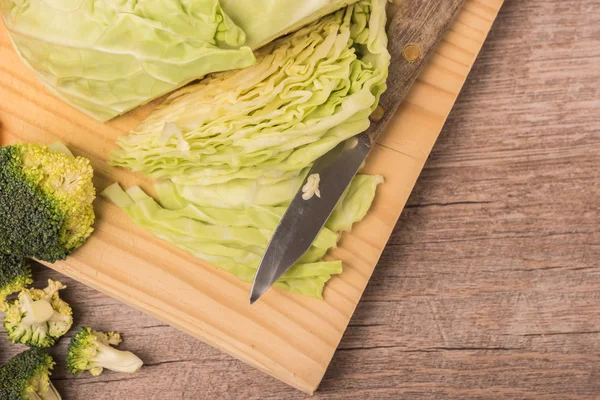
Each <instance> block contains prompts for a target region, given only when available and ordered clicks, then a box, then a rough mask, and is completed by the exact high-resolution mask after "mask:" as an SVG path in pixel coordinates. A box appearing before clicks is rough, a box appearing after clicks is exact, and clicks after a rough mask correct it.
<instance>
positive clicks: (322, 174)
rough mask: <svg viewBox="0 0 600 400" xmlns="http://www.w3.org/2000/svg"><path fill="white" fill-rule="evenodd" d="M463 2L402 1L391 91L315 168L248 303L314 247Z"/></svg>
mask: <svg viewBox="0 0 600 400" xmlns="http://www.w3.org/2000/svg"><path fill="white" fill-rule="evenodd" d="M463 3H464V0H438V1H426V0H403V1H402V2H401V3H400V6H399V10H398V11H397V13H396V15H395V17H394V18H393V19H392V21H391V23H390V25H389V28H388V38H389V44H388V50H389V52H390V55H391V64H390V68H389V74H388V79H387V86H388V87H387V90H386V92H385V93H384V94H383V95H382V96H381V99H380V103H379V106H378V107H377V109H376V110H375V112H374V113H373V114H372V115H371V125H370V126H369V128H368V129H367V130H366V131H365V132H363V133H361V134H359V135H358V136H356V137H354V138H351V139H348V140H346V141H345V142H342V143H340V144H338V145H337V146H336V147H335V148H333V149H332V150H330V151H329V152H328V153H326V154H324V155H323V156H321V157H320V158H319V159H318V160H317V161H316V162H315V163H314V164H313V166H312V168H311V169H310V171H309V172H308V174H307V177H306V178H305V180H304V182H303V183H302V185H301V186H300V189H299V190H298V192H297V193H296V195H295V196H294V199H293V200H292V202H291V204H290V206H289V207H288V209H287V211H286V212H285V213H284V215H283V217H282V218H281V221H280V222H279V225H278V226H277V229H276V230H275V232H274V234H273V236H272V238H271V240H270V242H269V245H268V246H267V249H266V251H265V253H264V255H263V257H262V260H261V262H260V265H259V267H258V269H257V272H256V276H255V278H254V282H253V284H252V291H251V295H250V304H253V303H254V302H255V301H256V300H258V298H259V297H260V296H262V295H263V294H264V293H265V292H266V291H267V290H268V289H269V288H270V287H271V286H272V285H273V284H274V283H275V281H277V279H279V278H280V277H281V276H282V275H283V274H284V273H285V272H286V271H287V270H288V269H289V268H291V267H292V266H293V265H294V264H295V263H296V262H297V261H298V260H299V259H300V257H302V255H303V254H304V253H305V252H306V251H307V250H308V249H309V248H310V246H311V245H312V243H313V241H314V239H315V238H316V236H317V235H318V234H319V232H320V231H321V229H322V228H323V226H324V225H325V222H326V221H327V219H328V218H329V216H330V215H331V213H332V212H333V209H334V208H335V206H336V205H337V203H338V201H339V199H340V198H341V196H342V194H343V193H344V191H345V190H346V188H347V187H348V185H349V184H350V182H351V181H352V179H353V178H354V176H355V175H356V173H357V172H358V171H359V169H360V168H361V166H362V165H363V163H364V161H365V160H366V158H367V156H368V154H369V153H370V151H371V149H372V147H373V146H374V144H375V142H376V140H377V137H378V136H379V135H380V134H381V132H383V130H384V129H385V127H386V126H387V124H388V123H389V121H390V120H391V118H392V116H393V115H394V112H395V110H396V109H397V108H398V106H399V105H400V103H401V102H402V100H403V99H404V97H405V96H406V94H407V93H408V91H409V89H410V87H411V86H412V84H413V83H414V81H415V80H416V78H417V76H418V74H419V72H420V71H421V69H422V68H423V66H424V65H425V62H426V61H427V59H428V58H429V56H430V55H431V54H432V53H433V50H434V49H435V47H436V45H437V44H438V42H439V41H440V39H441V38H442V35H443V33H444V32H445V31H446V29H447V28H448V26H449V25H450V23H451V22H452V20H453V19H454V17H455V16H456V14H457V13H458V11H459V10H460V8H461V6H462V5H463ZM315 174H318V177H319V180H320V183H319V189H320V192H321V194H322V196H320V197H319V196H312V197H311V198H309V199H308V200H305V199H304V191H303V190H302V189H303V187H304V185H305V184H306V182H307V180H308V179H309V177H310V176H314V175H315Z"/></svg>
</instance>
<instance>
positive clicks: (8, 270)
mask: <svg viewBox="0 0 600 400" xmlns="http://www.w3.org/2000/svg"><path fill="white" fill-rule="evenodd" d="M32 283H33V279H32V278H31V268H29V265H27V263H26V262H25V259H24V258H23V257H20V256H17V255H14V254H2V253H0V310H3V307H4V302H5V301H6V296H8V295H10V294H13V293H16V292H19V291H21V290H22V289H24V288H25V287H26V286H27V285H31V284H32Z"/></svg>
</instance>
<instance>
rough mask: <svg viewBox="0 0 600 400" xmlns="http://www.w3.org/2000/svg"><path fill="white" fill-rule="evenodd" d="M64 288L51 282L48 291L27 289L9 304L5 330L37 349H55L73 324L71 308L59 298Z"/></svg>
mask: <svg viewBox="0 0 600 400" xmlns="http://www.w3.org/2000/svg"><path fill="white" fill-rule="evenodd" d="M64 288H66V286H65V285H63V284H62V283H60V282H57V281H53V280H51V279H49V280H48V287H47V288H45V289H44V290H41V289H24V290H22V291H21V292H20V293H19V297H18V298H17V299H15V300H13V301H9V302H6V303H5V307H4V308H5V309H4V312H5V313H6V317H4V329H6V332H7V333H8V338H9V339H10V340H12V342H13V343H23V344H26V345H28V346H33V347H50V346H53V345H54V343H55V342H56V339H58V338H59V337H61V336H63V335H64V334H65V333H67V331H68V330H69V329H70V328H71V325H72V324H73V316H72V311H71V307H70V306H69V305H68V304H67V303H66V302H64V301H63V300H62V299H61V298H60V297H59V295H58V291H59V290H61V289H64Z"/></svg>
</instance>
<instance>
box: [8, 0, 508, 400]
mask: <svg viewBox="0 0 600 400" xmlns="http://www.w3.org/2000/svg"><path fill="white" fill-rule="evenodd" d="M502 3H503V1H502V0H478V1H473V0H468V1H467V3H466V5H465V7H464V9H463V10H462V11H461V13H460V14H459V16H458V18H457V20H456V21H455V22H454V24H453V25H452V27H451V28H450V30H449V32H447V34H446V36H445V38H444V40H443V41H442V43H441V45H440V46H439V48H438V50H437V51H436V54H435V55H434V56H433V58H432V59H431V60H430V62H429V64H428V66H427V67H426V69H425V70H424V71H423V73H422V74H421V75H420V77H419V79H418V81H417V82H416V84H415V86H414V87H413V89H412V90H411V92H410V94H409V95H408V97H407V99H406V101H405V102H404V104H403V105H402V106H401V109H400V110H399V111H398V114H397V116H396V118H395V120H394V122H393V124H392V127H391V129H389V131H388V132H387V133H386V134H384V135H383V136H382V137H381V138H380V140H379V145H378V146H377V148H376V149H375V150H374V151H373V154H372V155H371V157H370V158H369V160H368V162H367V170H368V172H371V173H379V174H382V175H383V176H384V177H385V178H386V184H385V185H382V186H381V187H380V190H379V192H378V195H377V199H376V202H375V204H374V207H373V209H372V211H371V212H370V213H369V215H368V216H367V218H366V219H365V220H364V221H363V222H362V223H360V224H358V225H357V226H356V227H355V229H354V230H353V232H352V233H351V234H346V235H344V237H343V238H342V241H341V243H340V248H339V249H338V250H336V252H335V253H334V254H333V256H335V257H338V258H340V259H342V260H343V261H344V273H343V274H342V275H340V276H338V277H335V278H333V279H332V280H331V281H330V283H329V284H328V285H327V288H326V290H325V293H324V296H325V300H324V301H319V300H314V299H309V298H305V297H303V296H299V295H292V294H289V293H286V292H283V291H280V290H272V291H270V292H269V293H268V294H267V295H265V297H264V298H263V299H261V301H260V302H258V303H256V304H255V305H254V306H252V307H251V306H249V304H248V294H249V285H248V284H245V283H242V282H240V281H239V280H237V279H236V278H235V277H233V276H232V275H229V274H228V273H227V272H224V271H221V270H218V269H216V268H214V267H212V266H210V265H207V264H205V263H203V262H202V261H199V260H197V259H194V258H192V257H191V256H189V255H187V253H184V252H181V251H179V250H177V249H175V248H173V247H172V246H170V245H168V244H167V243H164V242H162V241H160V240H158V239H156V238H154V237H152V236H151V235H150V234H149V233H147V232H145V231H144V230H142V229H140V228H138V227H136V226H135V225H134V224H133V223H132V222H131V221H129V220H128V219H127V217H126V216H125V215H124V214H123V213H122V212H121V211H120V210H118V209H117V208H116V207H115V206H113V205H111V204H108V203H106V202H104V201H103V200H102V199H98V201H97V202H96V211H97V214H98V219H97V223H96V232H95V234H94V235H93V236H92V238H91V239H90V240H89V241H88V242H87V243H86V245H85V246H84V247H82V248H81V249H80V250H79V251H77V252H76V253H75V254H74V255H73V256H72V257H70V258H69V259H68V260H67V261H66V262H60V263H56V264H54V265H52V266H51V267H52V268H54V269H56V270H58V271H60V272H62V273H65V274H66V275H69V276H71V277H73V278H74V279H76V280H79V281H81V282H83V283H85V284H87V285H89V286H91V287H93V288H96V289H98V290H100V291H102V292H104V293H106V294H108V295H110V296H112V297H114V298H116V299H118V300H121V301H123V302H126V303H128V304H130V305H132V306H133V307H136V308H138V309H140V310H142V311H144V312H146V313H149V314H151V315H153V316H155V317H157V318H159V319H161V320H163V321H165V322H167V323H169V324H171V325H173V326H175V327H177V328H179V329H181V330H183V331H185V332H188V333H189V334H191V335H193V336H195V337H197V338H199V339H201V340H203V341H204V342H206V343H208V344H210V345H213V346H215V347H217V348H219V349H221V350H222V351H225V352H227V353H229V354H231V355H232V356H234V357H236V358H238V359H241V360H243V361H245V362H247V363H249V364H251V365H253V366H255V367H257V368H259V369H261V370H263V371H265V372H267V373H269V374H271V375H273V376H274V377H276V378H278V379H280V380H282V381H284V382H286V383H288V384H290V385H292V386H294V387H296V388H298V389H300V390H303V391H305V392H307V393H312V392H314V390H315V389H316V388H317V386H318V384H319V382H320V381H321V379H322V377H323V375H324V373H325V370H326V368H327V366H328V364H329V362H330V361H331V358H332V356H333V353H334V352H335V349H336V347H337V345H338V343H339V341H340V339H341V337H342V335H343V333H344V331H345V329H346V327H347V325H348V322H349V320H350V317H351V316H352V313H353V312H354V310H355V308H356V305H357V304H358V301H359V300H360V297H361V295H362V292H363V290H364V288H365V286H366V284H367V282H368V280H369V278H370V276H371V273H372V271H373V269H374V268H375V265H376V264H377V260H378V259H379V257H380V255H381V252H382V250H383V248H384V247H385V244H386V242H387V240H388V238H389V235H390V233H391V231H392V229H393V228H394V225H395V223H396V221H397V219H398V217H399V215H400V213H401V211H402V209H403V207H404V204H405V202H406V200H407V198H408V196H409V194H410V192H411V190H412V188H413V186H414V184H415V182H416V180H417V178H418V176H419V173H420V171H421V169H422V167H423V165H424V163H425V161H426V159H427V156H428V154H429V152H430V151H431V149H432V147H433V144H434V143H435V140H436V139H437V136H438V134H439V132H440V130H441V128H442V126H443V124H444V122H445V120H446V117H447V115H448V113H449V112H450V110H451V108H452V105H453V104H454V101H455V100H456V97H457V95H458V93H459V91H460V89H461V87H462V85H463V83H464V81H465V79H466V77H467V75H468V73H469V70H470V68H471V66H472V65H473V62H474V61H475V58H476V56H477V53H478V52H479V50H480V48H481V46H482V44H483V42H484V40H485V38H486V36H487V33H488V31H489V29H490V28H491V25H492V23H493V21H494V19H495V17H496V15H497V12H498V10H499V9H500V7H501V5H502ZM157 103H158V101H155V102H153V103H152V104H149V105H147V106H145V107H143V108H140V109H138V110H136V111H134V112H132V113H129V114H127V115H125V116H123V117H121V118H119V119H117V120H115V121H111V122H109V123H107V124H101V123H98V122H96V121H93V120H92V119H90V118H89V117H87V116H85V115H83V114H81V113H79V112H77V111H75V110H74V109H72V108H70V107H69V106H67V105H65V104H64V103H63V102H61V101H60V100H58V99H56V98H55V97H54V96H53V95H51V94H50V93H49V92H48V91H47V90H46V89H44V88H43V86H42V85H41V84H40V83H39V82H37V80H36V79H35V76H34V75H33V73H31V72H30V71H29V70H27V69H26V68H25V67H24V66H23V65H22V63H21V62H20V60H19V59H18V57H17V56H16V54H15V53H14V51H13V49H12V48H11V46H10V44H9V39H8V36H7V33H6V31H5V29H3V28H0V135H1V136H0V143H1V144H3V145H5V144H8V143H14V142H19V141H30V142H45V143H49V142H52V141H56V140H61V141H63V142H65V143H66V144H67V145H69V147H70V148H71V149H72V150H73V151H74V153H76V154H78V155H83V156H86V157H88V158H90V159H91V160H92V163H93V166H94V169H95V171H96V175H97V178H96V185H97V187H98V188H100V189H102V188H103V187H105V186H106V185H108V184H109V183H112V182H113V181H115V180H116V181H119V182H121V183H123V184H124V185H130V184H133V183H140V182H141V181H146V180H145V179H144V178H143V177H142V176H141V175H137V174H131V173H128V172H127V171H125V170H121V169H116V168H111V167H108V165H107V164H106V159H107V158H108V156H109V154H110V152H111V150H112V149H113V148H114V140H115V138H116V137H117V136H119V135H122V134H126V132H127V131H128V130H129V129H131V128H132V127H134V126H135V125H136V124H138V123H139V122H140V121H141V120H142V119H143V118H144V117H145V116H147V115H148V114H149V113H150V111H151V110H152V109H153V107H155V106H156V104H157ZM146 182H147V181H146Z"/></svg>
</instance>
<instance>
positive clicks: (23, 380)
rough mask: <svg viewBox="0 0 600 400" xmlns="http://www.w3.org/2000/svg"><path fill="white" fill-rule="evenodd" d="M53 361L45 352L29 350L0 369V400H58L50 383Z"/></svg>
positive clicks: (34, 349) (37, 349)
mask: <svg viewBox="0 0 600 400" xmlns="http://www.w3.org/2000/svg"><path fill="white" fill-rule="evenodd" d="M52 367H54V361H53V360H52V357H50V356H49V355H48V354H47V353H46V351H45V350H43V349H39V348H31V349H29V350H27V351H25V352H23V353H21V354H19V355H17V356H15V357H13V359H12V360H10V361H9V362H8V363H7V364H6V365H4V366H3V367H0V399H2V400H60V399H61V397H60V394H58V392H57V391H56V388H55V387H54V385H52V382H50V378H49V376H50V373H51V370H52Z"/></svg>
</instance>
